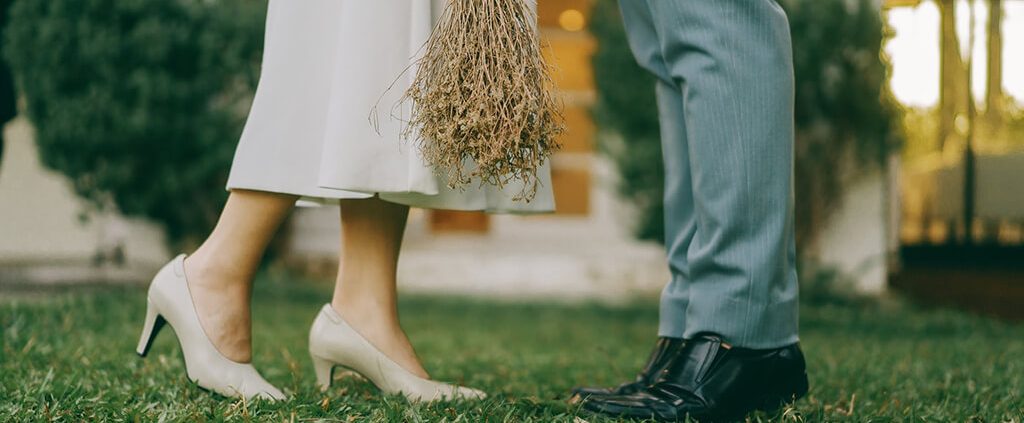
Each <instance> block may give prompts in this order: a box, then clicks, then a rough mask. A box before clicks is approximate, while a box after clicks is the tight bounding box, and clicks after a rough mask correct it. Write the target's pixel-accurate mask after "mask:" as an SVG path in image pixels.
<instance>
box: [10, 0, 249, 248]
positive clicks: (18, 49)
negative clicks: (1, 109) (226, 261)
mask: <svg viewBox="0 0 1024 423" xmlns="http://www.w3.org/2000/svg"><path fill="white" fill-rule="evenodd" d="M265 10H266V3H265V2H264V1H248V0H220V1H214V2H211V1H202V0H46V1H37V0H16V1H15V2H14V4H13V5H12V8H11V10H10V13H11V22H10V25H9V27H8V30H7V34H6V37H5V38H6V39H5V40H4V41H5V44H4V49H3V50H4V55H5V57H6V59H7V60H8V61H9V62H10V63H11V65H12V68H13V70H14V73H15V75H16V80H17V82H18V86H19V88H20V89H21V90H23V93H24V95H25V97H26V99H27V106H28V107H27V115H28V117H29V118H30V119H31V120H32V121H33V123H34V124H35V126H36V130H37V142H38V144H39V150H40V155H41V159H42V161H43V163H44V164H45V165H46V166H48V167H50V168H53V169H55V170H57V171H60V172H63V173H64V174H66V175H67V176H69V177H70V178H71V180H72V182H73V184H74V188H75V190H76V191H77V193H78V194H80V195H81V196H83V197H84V198H86V199H88V200H90V202H91V203H92V204H94V205H95V206H96V207H99V208H102V207H105V206H107V205H109V204H114V205H116V206H117V208H118V209H119V210H120V211H121V212H123V213H125V214H127V215H135V216H144V217H148V218H150V219H153V220H155V221H156V222H159V223H161V224H163V225H164V226H165V227H166V230H167V234H168V238H169V240H170V241H171V242H172V243H173V244H176V245H174V247H180V246H181V244H182V243H194V242H195V241H196V240H198V239H200V237H202V236H205V234H206V233H208V231H209V229H210V228H211V227H212V226H213V224H214V223H215V222H216V219H217V216H218V214H219V212H220V209H221V207H222V205H223V202H224V199H225V198H226V193H225V191H224V182H225V179H226V173H227V170H228V168H229V166H230V162H231V159H232V155H233V152H234V148H235V145H236V143H237V137H238V134H239V132H240V129H241V125H242V123H243V120H244V116H245V110H246V109H247V105H248V102H249V101H250V99H251V95H252V92H253V89H254V87H255V84H256V81H257V75H258V65H259V58H260V54H261V41H262V34H263V19H264V13H265Z"/></svg>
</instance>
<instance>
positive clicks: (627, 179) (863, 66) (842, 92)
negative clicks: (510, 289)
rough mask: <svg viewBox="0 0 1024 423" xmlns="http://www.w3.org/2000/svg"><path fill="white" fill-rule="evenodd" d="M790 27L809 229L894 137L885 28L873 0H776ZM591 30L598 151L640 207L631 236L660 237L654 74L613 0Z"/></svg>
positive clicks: (598, 8) (805, 230)
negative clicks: (633, 49) (631, 42)
mask: <svg viewBox="0 0 1024 423" xmlns="http://www.w3.org/2000/svg"><path fill="white" fill-rule="evenodd" d="M780 3H781V4H782V5H783V7H784V8H785V9H786V10H787V12H788V14H789V19H790V24H791V27H792V31H793V44H794V52H795V55H796V56H795V58H794V62H795V72H796V79H797V84H796V124H797V137H796V165H795V167H796V191H797V206H796V215H797V236H798V240H799V241H801V242H802V241H804V240H808V239H810V238H811V237H813V235H814V232H815V229H816V228H819V227H820V225H821V223H822V222H823V221H824V220H825V219H826V218H827V216H828V214H829V213H830V211H831V210H832V209H833V208H834V207H835V206H836V205H837V203H838V202H839V200H840V198H841V195H842V192H843V188H844V187H845V186H846V185H847V184H848V183H849V182H850V181H851V180H853V179H855V178H856V176H857V175H860V174H863V172H865V171H869V170H872V169H877V168H878V166H879V165H880V164H881V163H882V162H883V160H885V157H886V156H887V155H888V153H889V152H890V151H892V149H893V148H894V147H895V146H897V145H898V144H899V143H900V142H901V135H900V128H899V126H898V125H899V120H900V114H901V111H900V109H899V108H898V106H897V104H896V102H895V99H894V98H893V96H892V95H891V93H889V92H888V84H887V83H886V82H887V80H888V79H887V78H888V67H887V64H886V62H885V61H884V60H883V57H882V44H883V40H884V37H885V34H886V31H885V27H884V23H883V21H882V16H881V13H880V11H879V10H878V7H877V1H875V0H850V1H821V0H783V1H780ZM591 31H592V32H593V34H594V35H595V37H596V38H597V39H598V40H599V48H598V51H597V53H596V54H595V56H594V59H593V61H594V66H595V78H596V84H597V89H598V102H597V105H596V106H595V108H594V115H595V119H596V120H597V122H598V124H599V125H600V126H601V130H602V135H601V143H602V149H603V150H604V152H605V153H606V154H608V155H609V156H610V157H611V159H612V160H613V161H614V162H615V164H616V166H617V167H618V168H619V170H620V171H621V175H622V180H621V186H620V189H621V193H622V195H623V196H624V197H626V198H627V199H628V200H629V201H631V202H632V203H634V204H635V205H636V207H637V208H638V210H639V212H640V223H639V226H638V227H637V235H638V236H639V237H640V238H643V239H653V240H659V241H660V240H662V239H663V236H664V235H663V233H662V227H663V218H662V216H663V211H662V207H661V205H662V204H661V199H662V191H663V187H662V184H663V180H662V175H663V172H664V171H663V169H662V161H661V156H660V155H661V147H660V143H659V138H658V123H657V112H656V106H655V102H654V93H653V91H654V90H653V87H654V80H653V78H652V77H650V76H649V75H648V74H647V73H646V72H644V71H643V70H641V69H640V67H639V66H637V65H636V63H635V62H634V61H633V58H632V56H631V54H630V52H629V47H628V44H627V43H626V38H625V34H624V33H623V26H622V22H621V17H620V15H619V11H618V8H617V4H616V2H611V1H599V2H596V3H595V6H594V11H593V18H592V23H591Z"/></svg>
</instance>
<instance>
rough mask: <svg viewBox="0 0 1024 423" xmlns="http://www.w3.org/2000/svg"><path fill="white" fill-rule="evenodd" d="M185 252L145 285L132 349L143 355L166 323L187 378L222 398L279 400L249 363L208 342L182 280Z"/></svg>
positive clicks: (279, 392)
mask: <svg viewBox="0 0 1024 423" xmlns="http://www.w3.org/2000/svg"><path fill="white" fill-rule="evenodd" d="M184 262H185V255H184V254H182V255H180V256H178V257H177V258H175V259H174V260H171V262H170V263H168V264H167V265H166V266H164V267H163V269H160V272H159V273H157V275H156V277H155V278H153V283H152V284H151V285H150V286H149V296H148V301H147V303H148V304H147V308H146V322H145V324H144V325H143V326H142V337H141V338H140V339H139V347H138V349H136V352H138V353H139V355H140V356H142V357H145V356H146V354H147V353H148V352H149V348H150V346H152V345H153V339H155V338H156V335H157V333H158V332H159V331H160V329H161V328H162V327H163V326H164V323H170V324H171V327H173V328H174V334H175V335H177V337H178V343H179V344H180V345H181V352H182V355H183V356H184V357H185V371H186V372H187V373H188V378H189V380H191V381H192V382H194V383H195V384H196V385H199V387H200V388H204V389H207V390H210V391H213V392H216V393H218V394H221V395H224V396H226V397H240V398H246V399H252V398H262V399H266V400H283V399H285V396H284V394H283V393H281V391H280V390H278V389H277V388H275V387H274V386H273V385H271V384H270V383H269V382H267V381H266V380H264V379H263V377H262V376H260V374H259V372H257V371H256V368H255V367H253V366H252V364H251V363H239V362H236V361H232V360H230V359H228V358H227V357H224V356H223V355H222V354H221V353H220V351H217V347H215V346H214V345H213V343H212V342H210V338H208V337H207V336H206V332H204V331H203V327H202V326H201V325H200V324H199V317H198V316H197V315H196V308H195V305H194V304H193V303H192V295H191V294H190V293H189V290H188V283H187V282H186V280H185V266H184Z"/></svg>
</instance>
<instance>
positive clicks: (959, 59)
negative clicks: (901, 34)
mask: <svg viewBox="0 0 1024 423" xmlns="http://www.w3.org/2000/svg"><path fill="white" fill-rule="evenodd" d="M935 2H936V4H938V6H939V16H940V18H939V20H940V32H939V37H940V38H939V52H940V54H939V56H940V59H939V80H940V81H939V85H940V90H939V119H938V123H939V130H938V150H939V151H942V150H943V149H944V148H946V146H947V145H949V144H950V142H951V141H954V140H959V139H960V137H959V133H958V131H957V126H956V119H957V116H962V115H964V114H966V113H967V101H968V99H967V89H968V88H969V86H968V84H967V81H968V75H967V65H966V63H964V58H963V54H962V52H961V51H960V35H959V34H958V33H957V29H956V22H957V10H956V0H935Z"/></svg>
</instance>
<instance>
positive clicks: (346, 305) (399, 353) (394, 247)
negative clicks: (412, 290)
mask: <svg viewBox="0 0 1024 423" xmlns="http://www.w3.org/2000/svg"><path fill="white" fill-rule="evenodd" d="M340 204H341V233H342V237H341V238H342V249H341V251H342V253H341V257H339V262H340V266H339V268H338V280H337V283H336V284H335V288H334V299H333V300H332V301H331V305H332V306H333V307H334V310H335V311H337V312H338V314H340V315H341V316H342V317H343V318H344V319H345V321H346V322H348V323H349V324H350V325H351V326H352V327H353V328H354V329H355V330H356V331H358V332H359V333H360V334H361V335H363V337H365V338H366V339H367V340H368V341H370V343H371V344H373V346H375V347H377V349H379V350H380V351H381V352H383V353H384V354H385V355H387V356H388V357H389V358H391V359H392V360H395V362H397V363H398V364H399V365H401V366H402V367H404V368H405V369H406V370H408V371H410V372H412V373H413V374H415V375H417V376H420V377H423V378H427V377H428V375H427V372H426V370H424V369H423V366H422V365H421V364H420V361H419V358H417V357H416V352H415V351H414V350H413V348H412V344H411V343H409V338H407V337H406V335H405V332H404V331H403V330H402V327H401V325H400V324H399V321H398V307H397V304H396V300H397V290H396V286H395V285H396V283H397V269H398V253H399V251H400V250H401V248H402V237H403V234H404V232H405V223H406V219H407V218H408V216H409V207H407V206H403V205H398V204H394V203H389V202H386V201H383V200H381V199H379V198H372V199H368V200H341V201H340Z"/></svg>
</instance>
